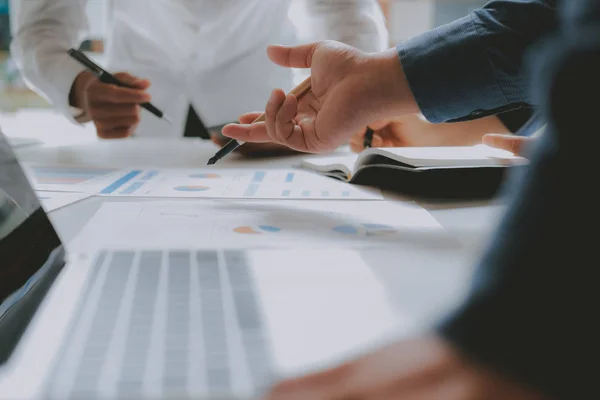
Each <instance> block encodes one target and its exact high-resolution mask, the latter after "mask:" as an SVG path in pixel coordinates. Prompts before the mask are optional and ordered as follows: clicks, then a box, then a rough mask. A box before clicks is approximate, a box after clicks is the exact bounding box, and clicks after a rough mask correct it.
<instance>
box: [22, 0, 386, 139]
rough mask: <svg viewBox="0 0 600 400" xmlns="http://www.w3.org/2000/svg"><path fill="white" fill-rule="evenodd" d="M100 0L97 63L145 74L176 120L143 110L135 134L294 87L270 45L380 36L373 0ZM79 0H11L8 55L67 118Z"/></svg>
mask: <svg viewBox="0 0 600 400" xmlns="http://www.w3.org/2000/svg"><path fill="white" fill-rule="evenodd" d="M107 1H108V7H109V10H108V13H107V14H108V21H107V26H108V27H109V28H108V29H107V37H106V41H105V43H106V52H105V53H106V54H105V65H103V66H104V67H105V68H106V69H107V70H109V71H111V72H118V71H126V72H129V73H131V74H133V75H136V76H138V77H141V78H147V79H149V80H150V81H151V83H152V86H151V87H150V89H149V92H150V94H151V95H152V103H153V104H155V105H156V106H157V107H158V108H160V109H161V110H163V111H164V112H165V113H166V114H168V115H169V116H170V118H171V119H172V120H173V122H174V123H173V126H169V125H168V124H167V123H166V122H164V121H162V120H159V119H158V118H156V117H155V116H153V115H151V114H150V113H148V112H146V111H142V120H141V123H140V125H139V126H138V128H137V131H136V135H144V136H164V135H172V136H181V135H182V132H183V129H184V125H185V120H186V117H187V112H188V107H189V105H190V104H191V105H193V106H194V108H195V110H196V111H197V112H198V114H199V115H200V117H201V118H202V120H203V122H204V123H205V125H206V126H213V125H219V124H223V123H227V122H231V121H235V120H236V119H237V117H238V116H239V115H240V114H242V113H244V112H247V111H251V110H261V109H264V105H265V103H266V100H267V99H268V97H269V94H270V92H271V90H272V89H273V88H276V87H277V88H282V89H284V90H286V91H288V90H290V89H291V88H292V87H293V85H294V81H293V74H292V71H290V70H287V69H284V68H281V67H278V66H276V65H274V64H273V63H271V62H270V60H269V59H268V57H267V55H266V51H265V48H266V47H267V45H269V44H296V43H299V42H300V41H302V42H306V41H314V40H320V39H333V40H339V41H342V42H345V43H348V44H350V45H354V46H356V47H358V48H361V49H363V50H365V51H381V50H383V49H384V48H386V47H387V44H388V43H387V42H388V36H387V30H386V29H385V21H384V18H383V15H382V12H381V10H380V8H379V5H378V4H377V2H376V0H107ZM87 2H88V0H21V1H17V0H12V2H11V14H12V17H13V18H12V21H13V24H12V30H13V36H14V40H13V42H12V44H11V50H12V53H13V56H14V57H15V59H16V61H17V64H18V66H19V68H20V69H21V71H22V73H23V76H24V78H25V80H26V82H27V83H28V85H29V86H30V87H31V88H33V89H34V90H36V91H37V92H38V93H40V94H41V95H43V96H45V97H46V98H47V99H48V100H49V101H50V102H51V103H52V104H53V105H54V107H56V108H57V109H59V110H61V111H62V112H63V113H64V114H65V115H66V116H67V117H69V118H73V110H72V108H71V107H70V106H69V92H70V89H71V86H72V84H73V81H74V80H75V78H76V77H77V75H78V74H79V73H81V72H82V71H83V70H84V68H83V67H82V66H81V65H80V64H78V63H77V62H75V61H74V60H72V59H71V58H70V57H69V56H68V55H67V53H66V51H67V50H68V49H69V48H71V47H78V45H79V43H80V42H81V41H82V39H84V38H85V35H86V31H87V29H88V26H89V24H88V21H87V17H86V11H85V10H86V5H87ZM292 2H295V3H294V4H292ZM291 5H292V6H293V8H292V9H291V12H290V6H291ZM302 11H304V12H305V14H304V16H303V17H302ZM307 27H308V29H307ZM303 28H304V30H303Z"/></svg>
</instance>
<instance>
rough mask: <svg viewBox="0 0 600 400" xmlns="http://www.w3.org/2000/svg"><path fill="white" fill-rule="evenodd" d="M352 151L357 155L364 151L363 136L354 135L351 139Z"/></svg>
mask: <svg viewBox="0 0 600 400" xmlns="http://www.w3.org/2000/svg"><path fill="white" fill-rule="evenodd" d="M350 150H352V151H353V152H355V153H360V152H361V151H363V137H362V135H361V134H358V135H354V136H352V138H350Z"/></svg>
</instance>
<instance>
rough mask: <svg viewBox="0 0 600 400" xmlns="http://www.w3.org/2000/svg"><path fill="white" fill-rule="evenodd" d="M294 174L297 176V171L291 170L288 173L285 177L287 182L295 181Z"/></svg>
mask: <svg viewBox="0 0 600 400" xmlns="http://www.w3.org/2000/svg"><path fill="white" fill-rule="evenodd" d="M294 176H296V174H295V173H293V172H289V173H288V174H287V175H286V177H285V181H286V182H288V183H289V182H293V181H294Z"/></svg>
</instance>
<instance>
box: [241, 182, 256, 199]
mask: <svg viewBox="0 0 600 400" xmlns="http://www.w3.org/2000/svg"><path fill="white" fill-rule="evenodd" d="M259 187H260V185H259V184H256V183H253V184H251V185H250V186H248V188H247V189H246V191H245V192H244V196H245V197H254V196H256V192H257V191H258V188H259Z"/></svg>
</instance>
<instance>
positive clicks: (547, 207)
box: [223, 0, 600, 400]
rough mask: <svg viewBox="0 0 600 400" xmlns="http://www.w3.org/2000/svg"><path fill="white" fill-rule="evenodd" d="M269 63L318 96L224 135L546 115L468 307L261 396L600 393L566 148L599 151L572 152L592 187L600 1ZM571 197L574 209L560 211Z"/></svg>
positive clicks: (273, 108)
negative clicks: (406, 117) (531, 111)
mask: <svg viewBox="0 0 600 400" xmlns="http://www.w3.org/2000/svg"><path fill="white" fill-rule="evenodd" d="M559 17H560V18H559ZM532 21H535V22H536V23H535V24H534V23H532ZM457 54H458V55H461V56H462V57H457ZM526 54H528V56H527V57H526ZM269 55H270V57H271V59H273V60H274V61H275V62H277V63H278V64H280V65H284V66H297V67H307V68H308V67H310V68H311V73H312V77H313V85H312V88H313V92H312V94H310V95H308V96H305V97H303V98H302V99H301V100H300V101H298V100H297V99H296V98H294V97H293V96H286V95H285V94H284V93H283V92H282V91H279V90H276V91H274V92H273V94H272V96H271V98H270V100H269V103H268V104H267V107H266V113H267V119H266V122H265V123H260V124H254V125H231V126H227V127H225V128H224V130H223V133H224V134H225V135H226V136H230V137H233V138H236V139H240V140H245V141H258V142H260V141H266V140H269V141H276V142H278V143H282V144H286V145H288V146H291V147H293V148H295V149H298V150H302V151H311V152H328V151H330V150H331V149H333V148H335V147H336V146H337V145H338V144H339V143H340V142H342V141H344V140H347V139H348V132H357V131H359V129H360V128H361V127H362V126H364V125H365V124H369V123H372V122H374V121H377V120H386V119H391V118H393V117H395V116H397V115H399V114H402V113H419V112H420V113H422V114H423V115H424V116H425V117H426V118H427V119H428V120H430V121H431V122H442V121H446V120H449V119H453V118H464V117H468V116H473V115H475V114H477V115H482V114H484V115H485V114H487V113H491V112H494V111H495V110H497V109H503V108H507V107H514V105H515V104H520V103H521V102H523V101H530V102H531V103H532V104H535V105H536V106H537V107H538V109H539V110H540V112H541V114H542V116H543V118H544V120H545V121H547V126H546V129H545V132H544V134H543V135H541V137H540V139H539V140H538V141H537V142H536V143H535V145H534V146H533V147H532V148H530V149H529V152H528V154H527V155H528V156H530V157H531V159H532V161H531V164H530V166H529V167H528V168H527V169H525V170H523V171H521V172H520V174H519V175H518V176H514V177H513V181H512V182H511V183H512V185H511V186H510V190H509V194H510V204H509V211H508V213H507V215H506V216H505V218H504V219H503V221H502V223H501V224H500V226H499V228H498V230H497V232H496V234H495V236H494V239H493V240H492V241H491V243H490V244H489V247H488V249H487V250H486V252H485V253H484V256H483V257H482V259H481V261H480V262H479V265H478V269H477V272H476V274H475V277H474V280H473V283H472V288H471V291H470V294H469V295H468V296H467V298H466V299H465V301H464V303H463V304H462V306H460V307H459V308H457V309H456V310H455V311H454V312H453V313H451V314H450V315H448V316H447V317H446V318H445V319H443V320H442V321H440V322H439V323H438V324H437V325H436V326H434V327H433V328H432V329H431V330H429V331H426V332H423V333H422V335H420V336H418V337H415V338H414V339H412V340H403V341H400V342H397V343H393V344H390V345H389V346H387V347H385V348H382V349H380V350H376V351H373V352H372V353H370V354H365V355H364V356H363V357H360V358H358V359H356V360H352V361H348V362H346V363H345V364H343V365H342V366H339V367H337V368H333V369H331V370H328V371H323V372H318V373H315V374H313V375H309V376H305V377H300V378H297V379H292V380H289V381H285V382H282V383H280V384H279V385H277V386H275V387H274V388H273V389H272V390H271V392H270V393H269V394H268V395H267V398H268V399H269V400H279V399H286V400H291V399H322V400H334V399H403V400H410V399H443V400H459V399H460V400H467V399H473V400H480V399H485V400H494V399H510V400H521V399H523V400H533V399H564V400H567V399H568V400H572V399H589V398H596V397H598V396H597V395H598V390H597V385H596V376H595V369H594V368H593V367H590V365H594V363H595V360H596V359H597V358H598V356H600V354H599V353H600V351H599V346H598V334H599V332H598V329H597V327H596V325H597V324H596V323H594V322H593V321H594V317H593V315H596V305H597V304H598V303H599V300H600V299H599V298H598V291H597V290H596V289H595V288H593V287H592V283H591V282H595V279H593V277H594V276H595V272H593V270H594V269H593V268H589V260H593V259H595V251H594V248H595V246H594V245H593V244H592V239H593V238H594V239H595V237H594V236H593V235H588V234H586V233H583V230H582V229H583V227H582V222H581V221H584V220H587V219H589V218H590V217H592V216H591V215H590V212H592V214H593V210H594V209H592V208H588V207H585V204H591V203H592V201H587V199H590V200H591V199H593V198H595V197H594V196H592V193H591V191H592V190H593V189H592V186H593V185H591V184H587V185H583V186H582V185H578V187H577V190H575V188H574V186H575V185H574V182H575V181H576V180H578V179H573V178H571V179H569V181H567V180H565V176H567V175H568V173H569V172H572V171H574V169H573V165H574V163H572V162H570V163H567V162H565V161H566V160H568V159H569V158H570V157H567V156H566V153H565V154H563V155H559V150H560V148H561V147H564V146H566V148H567V150H568V149H570V147H572V146H571V144H572V143H574V142H575V141H577V140H579V141H581V142H582V143H583V140H585V141H586V142H589V144H588V143H586V144H587V145H586V146H580V149H581V153H579V154H578V158H577V159H578V160H579V161H578V163H577V171H578V172H577V174H580V175H581V176H580V179H582V180H584V181H585V182H589V181H588V180H587V179H586V178H591V175H592V173H594V171H595V170H596V169H597V167H593V166H592V165H591V160H592V159H594V157H593V156H591V154H590V153H591V149H595V148H596V144H597V143H598V139H597V137H596V136H595V135H590V134H589V133H590V130H592V129H596V127H597V125H596V124H597V117H596V113H597V110H596V108H597V102H596V101H593V99H595V98H596V94H597V93H598V92H599V91H600V74H598V71H600V2H598V1H596V0H579V1H566V0H564V1H551V0H520V1H516V0H514V1H511V0H498V1H492V2H490V3H488V4H487V5H486V6H484V7H483V8H481V9H479V10H476V11H475V12H474V13H473V14H471V15H470V16H469V17H467V18H464V19H461V20H458V21H456V22H454V23H451V24H449V25H447V26H444V27H441V28H439V29H436V30H434V31H432V32H429V33H426V34H424V35H422V36H419V37H417V38H414V39H413V40H410V41H408V42H407V43H404V44H402V45H400V46H398V49H397V52H384V53H380V54H371V55H367V54H364V53H361V52H358V51H356V50H355V49H352V48H350V47H348V46H344V45H341V44H338V43H333V42H321V43H318V44H313V45H307V46H300V47H293V48H286V47H271V48H270V49H269ZM465 58H469V61H470V62H464V60H465ZM524 58H527V59H528V60H529V62H528V63H527V65H529V68H524V67H523V66H522V65H521V60H523V59H524ZM584 135H585V138H584ZM588 149H589V150H588ZM569 153H570V152H569ZM571 182H573V183H571ZM566 193H568V194H572V195H573V196H574V200H576V201H577V202H578V205H577V206H571V207H570V206H569V203H564V199H565V198H566V197H565V194H566ZM572 203H574V201H572ZM581 203H585V204H581ZM593 215H595V214H593ZM594 218H595V217H592V219H594Z"/></svg>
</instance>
